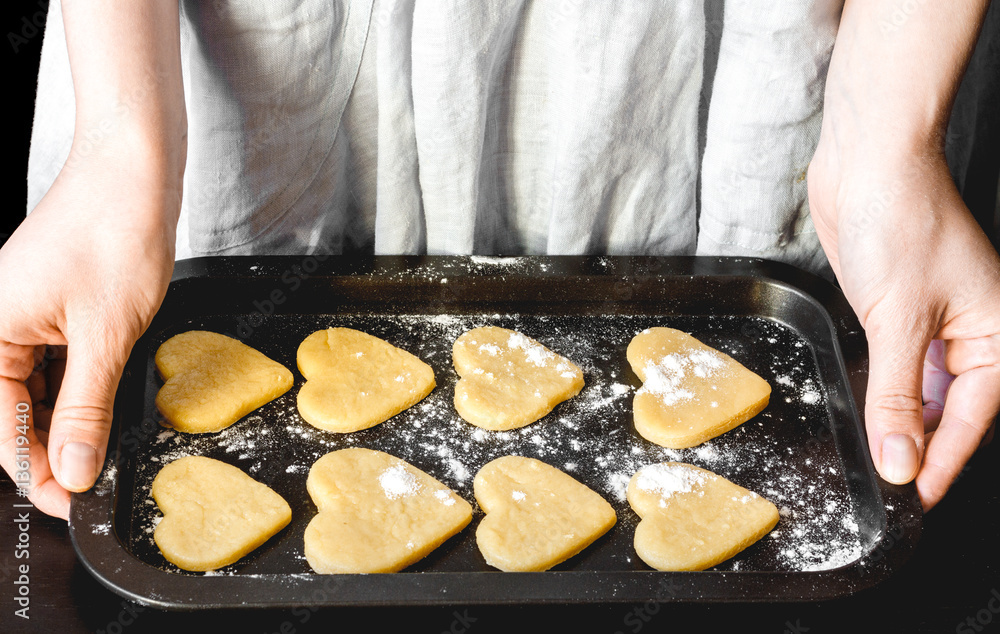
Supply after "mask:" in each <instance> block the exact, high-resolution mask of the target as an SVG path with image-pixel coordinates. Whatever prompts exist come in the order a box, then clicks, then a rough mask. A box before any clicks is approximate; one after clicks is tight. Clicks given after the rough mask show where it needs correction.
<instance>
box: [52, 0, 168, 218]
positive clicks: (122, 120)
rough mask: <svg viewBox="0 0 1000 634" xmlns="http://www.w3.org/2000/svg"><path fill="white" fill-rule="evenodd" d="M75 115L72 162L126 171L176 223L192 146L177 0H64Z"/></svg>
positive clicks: (156, 210)
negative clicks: (161, 201)
mask: <svg viewBox="0 0 1000 634" xmlns="http://www.w3.org/2000/svg"><path fill="white" fill-rule="evenodd" d="M63 17H64V22H65V27H66V40H67V47H68V50H69V58H70V68H71V71H72V75H73V88H74V92H75V95H76V121H75V131H74V138H73V146H72V150H71V152H70V156H69V159H68V161H67V167H72V166H73V165H74V164H78V163H84V162H86V163H89V164H93V163H94V162H97V163H99V164H101V166H102V168H106V169H109V170H127V171H128V174H129V176H130V177H131V178H132V179H134V180H137V181H138V182H137V186H138V187H139V188H140V189H141V190H142V191H145V192H148V193H150V194H153V195H154V196H159V197H163V198H167V199H171V200H170V202H168V203H165V204H162V205H152V206H151V207H148V208H149V209H150V212H151V213H161V214H166V215H167V216H169V218H167V219H168V220H172V221H173V222H174V223H176V214H177V213H178V212H179V209H180V201H179V198H180V184H181V181H182V178H183V172H184V163H185V159H186V151H187V117H186V113H185V107H184V89H183V83H182V80H181V62H180V27H179V17H178V6H177V1H176V0H150V1H149V2H121V1H117V0H72V1H64V2H63Z"/></svg>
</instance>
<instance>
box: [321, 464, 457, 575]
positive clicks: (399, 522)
mask: <svg viewBox="0 0 1000 634" xmlns="http://www.w3.org/2000/svg"><path fill="white" fill-rule="evenodd" d="M306 488H307V489H308V491H309V496H310V497H311V498H312V500H313V502H314V503H315V504H316V506H317V508H318V509H319V513H318V514H317V515H316V517H314V518H313V519H312V521H310V522H309V525H308V526H307V527H306V532H305V554H306V560H307V561H308V562H309V565H310V566H312V568H313V570H315V571H316V572H320V573H348V572H396V571H397V570H402V569H403V568H406V567H407V566H409V565H411V564H413V563H415V562H417V561H419V560H420V559H422V558H424V557H425V556H427V555H428V554H429V553H430V552H431V551H433V550H434V549H435V548H437V547H438V546H440V545H441V544H443V543H444V542H445V540H447V539H448V538H449V537H451V536H452V535H454V534H456V533H458V532H459V531H460V530H462V529H463V528H465V527H466V526H467V525H468V523H469V522H470V521H471V520H472V506H471V505H470V504H469V503H468V502H466V501H465V500H463V499H462V498H461V497H459V496H458V495H457V494H456V493H455V492H454V491H452V490H451V489H449V488H448V487H446V486H445V485H443V484H441V483H440V482H438V481H437V480H435V479H434V478H432V477H431V476H429V475H428V474H426V473H424V472H423V471H421V470H420V469H417V468H416V467H414V466H413V465H410V464H408V463H406V462H404V461H403V460H400V459H399V458H396V457H395V456H391V455H389V454H387V453H383V452H381V451H374V450H371V449H362V448H351V449H341V450H339V451H334V452H331V453H328V454H326V455H325V456H323V457H322V458H320V459H319V460H317V461H316V463H315V464H313V466H312V469H310V470H309V478H308V479H307V481H306Z"/></svg>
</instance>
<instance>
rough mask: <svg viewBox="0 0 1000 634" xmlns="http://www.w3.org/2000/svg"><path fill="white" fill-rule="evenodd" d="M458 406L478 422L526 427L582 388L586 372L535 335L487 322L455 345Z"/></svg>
mask: <svg viewBox="0 0 1000 634" xmlns="http://www.w3.org/2000/svg"><path fill="white" fill-rule="evenodd" d="M452 359H453V361H454V363H455V370H456V371H457V372H458V375H459V377H461V378H460V379H459V381H458V383H457V384H455V409H456V410H458V414H459V415H460V416H461V417H462V418H464V419H465V420H467V421H469V422H470V423H472V424H473V425H476V426H477V427H482V428H483V429H491V430H507V429H515V428H517V427H524V426H525V425H527V424H529V423H533V422H535V421H536V420H538V419H539V418H541V417H542V416H545V415H546V414H548V413H549V412H551V411H552V408H553V407H555V406H556V405H558V404H559V403H561V402H563V401H565V400H566V399H568V398H572V397H573V396H576V395H577V394H578V393H579V392H580V390H581V388H583V372H582V371H581V370H580V368H578V367H577V366H576V365H575V364H574V363H573V362H572V361H570V360H569V359H567V358H565V357H562V356H560V355H558V354H556V353H554V352H552V351H551V350H549V349H548V348H546V347H545V346H543V345H542V344H540V343H538V342H537V341H535V340H534V339H531V338H529V337H526V336H524V335H523V334H521V333H519V332H515V331H513V330H507V329H506V328H498V327H496V326H486V327H483V328H474V329H473V330H469V331H468V332H466V333H464V334H462V336H460V337H459V338H458V339H457V340H455V345H454V346H453V348H452Z"/></svg>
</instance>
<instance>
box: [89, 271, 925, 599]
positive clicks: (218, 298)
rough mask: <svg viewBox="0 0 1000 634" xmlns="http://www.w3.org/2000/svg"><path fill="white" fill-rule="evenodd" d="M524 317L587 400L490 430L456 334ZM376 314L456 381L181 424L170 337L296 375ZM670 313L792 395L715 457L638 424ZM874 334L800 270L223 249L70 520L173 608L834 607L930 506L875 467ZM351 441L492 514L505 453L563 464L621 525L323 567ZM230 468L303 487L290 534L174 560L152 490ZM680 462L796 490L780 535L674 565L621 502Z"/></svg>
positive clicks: (172, 318) (173, 317)
mask: <svg viewBox="0 0 1000 634" xmlns="http://www.w3.org/2000/svg"><path fill="white" fill-rule="evenodd" d="M487 324H492V325H499V326H504V327H508V328H515V329H518V330H520V331H522V332H524V333H525V334H527V335H529V336H532V337H534V338H536V339H538V340H539V341H541V342H542V343H544V344H545V345H546V346H548V347H550V348H551V349H553V350H555V351H556V352H559V353H561V354H564V355H565V356H567V357H569V358H570V359H572V360H574V361H575V362H576V363H577V364H579V365H580V366H581V367H582V368H583V370H584V378H585V380H586V382H587V385H586V387H585V388H584V390H583V391H582V392H581V393H580V395H578V396H577V397H575V398H574V399H571V400H569V401H567V402H565V403H563V404H561V405H559V406H558V407H557V408H556V409H555V410H554V411H553V412H552V413H551V414H549V415H548V416H547V417H546V418H544V419H542V420H541V421H539V422H537V423H534V424H532V425H530V426H528V427H525V428H523V429H521V430H515V431H511V432H503V433H497V432H485V431H479V430H477V428H474V427H472V426H471V425H468V424H467V423H465V422H464V421H462V420H461V419H460V418H459V417H458V415H457V414H456V413H455V412H454V409H453V407H451V400H452V397H453V394H454V383H455V381H456V378H457V377H456V376H455V372H454V369H453V367H452V365H451V344H452V342H453V341H454V338H455V337H457V336H458V335H459V334H460V333H461V332H463V331H464V330H465V329H467V328H470V327H474V326H479V325H487ZM331 325H342V326H349V327H354V328H357V329H360V330H364V331H367V332H369V333H371V334H374V335H376V336H379V337H383V338H385V339H387V340H388V341H390V342H391V343H393V344H395V345H398V346H400V347H403V348H404V349H407V350H409V351H411V352H413V353H414V354H416V355H417V356H419V357H421V358H422V359H424V360H425V361H426V362H428V363H429V364H430V365H431V366H432V367H433V368H434V371H435V374H436V377H437V384H438V387H437V388H436V389H435V391H434V392H433V393H432V394H431V395H430V396H429V397H427V399H425V400H424V401H423V402H421V403H420V404H418V405H417V406H415V407H413V408H411V409H410V410H407V411H406V412H404V413H402V414H400V415H398V416H396V417H394V418H393V419H391V420H390V421H388V422H386V423H383V424H381V425H378V426H376V427H374V428H372V429H369V430H365V431H362V432H356V433H354V434H347V435H340V434H334V433H330V432H323V431H320V430H317V429H314V428H312V427H310V426H309V425H308V424H306V423H305V422H304V421H302V420H301V418H300V417H299V416H298V414H297V412H296V408H295V397H296V393H297V392H298V388H299V387H300V386H301V384H302V377H301V376H300V375H299V374H298V373H297V372H296V373H295V375H296V384H295V387H293V388H292V389H291V390H290V391H289V392H288V393H286V394H285V395H283V396H282V397H280V398H278V399H277V400H275V401H273V402H271V403H269V404H268V405H265V406H264V407H262V408H261V409H259V410H257V411H256V412H254V413H252V414H250V415H248V416H246V417H245V418H244V419H242V420H240V421H239V422H237V423H236V424H235V425H233V426H232V427H230V428H228V429H227V430H224V431H222V432H219V433H218V434H208V435H198V436H192V435H183V434H177V433H174V432H172V431H170V430H166V429H164V428H162V427H160V426H159V424H158V423H159V416H158V414H157V411H156V408H155V405H154V403H153V399H154V397H155V394H156V391H157V390H158V389H159V387H160V385H161V384H162V382H161V381H160V379H159V378H158V377H157V374H156V370H155V366H154V364H153V354H154V352H155V350H156V348H157V347H158V346H159V345H160V344H161V343H162V342H163V341H165V340H166V339H167V338H169V337H170V336H172V335H174V334H177V333H179V332H183V331H185V330H189V329H196V328H197V329H207V330H213V331H217V332H222V333H226V334H230V335H232V336H235V337H238V338H240V339H242V340H243V341H244V342H246V343H247V344H248V345H251V346H253V347H255V348H257V349H259V350H261V351H262V352H264V353H265V354H267V355H269V356H270V357H272V358H274V359H276V360H278V361H279V362H281V363H284V364H285V365H286V366H287V367H289V368H290V369H293V370H295V367H296V366H295V352H296V349H297V347H298V344H299V343H300V342H301V340H302V339H303V338H304V337H305V336H306V335H308V334H309V333H311V332H313V331H314V330H317V329H320V328H325V327H328V326H331ZM650 326H670V327H674V328H680V329H682V330H685V331H687V332H690V333H692V334H693V335H695V336H696V337H698V338H699V339H701V340H702V341H704V342H706V343H708V344H709V345H712V346H714V347H716V348H719V349H721V350H724V351H726V352H727V353H729V354H730V355H732V356H734V357H735V358H737V359H738V360H739V361H741V362H742V363H743V364H744V365H746V366H747V367H749V368H750V369H752V370H754V371H755V372H757V373H758V374H760V375H761V376H763V377H764V378H765V379H766V380H768V382H769V383H770V384H771V386H772V390H773V391H772V395H771V402H770V404H769V405H768V407H767V408H766V409H765V410H764V412H762V413H761V414H759V415H758V416H757V417H755V418H754V419H752V420H751V421H748V422H747V423H745V424H744V425H742V426H740V427H739V428H737V429H736V430H733V431H731V432H729V433H727V434H724V435H723V436H721V437H719V438H716V439H713V440H712V441H710V442H709V443H707V444H706V445H702V446H701V447H698V448H693V449H688V450H681V451H671V450H666V449H663V448H661V447H657V446H655V445H652V444H651V443H649V442H647V441H645V440H644V439H643V438H641V437H640V436H638V435H637V434H636V432H635V430H634V428H633V426H632V423H631V400H632V398H631V397H632V395H633V394H634V390H635V389H636V388H637V387H638V386H639V385H640V383H639V381H638V379H637V378H636V377H635V375H634V374H633V373H632V372H631V370H630V368H629V366H628V363H627V361H626V359H625V348H626V346H627V344H628V342H629V340H630V339H631V337H632V336H633V335H634V334H636V333H637V332H639V331H640V330H642V329H644V328H647V327H650ZM866 381H867V356H866V346H865V339H864V335H863V333H862V331H861V328H860V326H859V324H858V323H857V321H856V319H855V318H854V316H853V313H852V312H851V309H850V307H849V305H848V304H847V302H846V301H845V299H844V298H843V296H842V295H841V294H840V292H839V291H838V290H837V289H836V288H834V287H833V286H832V285H831V284H829V283H828V282H826V281H825V280H822V279H821V278H818V277H815V276H812V275H810V274H807V273H804V272H802V271H799V270H797V269H795V268H793V267H790V266H787V265H783V264H779V263H775V262H769V261H763V260H756V259H740V258H697V257H661V258H654V257H520V258H485V257H433V256H427V257H360V258H359V257H327V258H324V257H257V258H245V257H224V258H203V259H196V260H188V261H182V262H179V263H178V264H177V266H176V269H175V273H174V279H173V281H172V282H171V285H170V289H169V291H168V293H167V296H166V299H165V300H164V302H163V305H162V307H161V309H160V310H159V312H158V313H157V315H156V317H155V319H154V320H153V323H152V325H151V326H150V328H149V329H148V330H147V332H146V334H145V335H144V336H143V337H142V338H141V339H140V341H139V342H138V343H137V344H136V346H135V348H134V349H133V351H132V354H131V357H130V359H129V361H128V364H127V367H126V369H125V372H124V375H123V377H122V380H121V383H120V385H119V390H118V397H117V401H116V406H115V419H114V428H113V430H112V441H111V444H110V447H109V457H108V461H107V463H106V465H105V468H104V471H103V473H102V476H101V478H100V479H99V481H98V484H97V485H96V486H95V487H94V489H92V490H91V491H89V492H87V493H82V494H75V495H74V496H73V502H72V509H71V521H70V529H71V535H72V538H73V543H74V545H75V547H76V550H77V553H78V555H79V557H80V559H81V560H82V561H83V563H84V564H85V565H86V567H87V568H88V569H89V570H90V572H91V573H92V574H93V575H94V576H95V577H96V578H97V579H99V580H100V581H101V582H102V583H104V584H105V585H107V586H108V587H109V588H111V589H112V590H114V591H116V592H118V593H119V594H121V595H123V596H125V597H127V598H129V599H132V600H135V601H138V602H141V603H144V604H148V605H154V606H157V607H164V608H184V609H196V608H218V607H242V606H260V607H264V606H270V607H278V606H299V605H305V606H327V605H417V604H423V605H431V604H453V603H457V604H475V603H495V604H515V603H573V602H615V601H628V602H637V601H649V600H653V601H788V600H817V599H823V598H830V597H838V596H843V595H847V594H850V593H853V592H856V591H858V590H860V589H862V588H866V587H869V586H872V585H874V584H876V583H878V582H879V581H880V580H882V579H884V578H885V577H887V576H888V575H889V574H891V573H892V572H893V571H894V570H896V569H898V568H899V566H900V565H901V564H902V562H903V561H904V560H905V559H906V558H907V557H908V555H909V554H910V553H911V552H912V550H913V548H914V547H915V544H916V541H917V538H918V535H919V532H920V523H921V511H920V503H919V499H918V497H917V495H916V490H915V488H914V487H913V486H912V485H908V486H903V487H898V486H893V485H889V484H887V483H885V482H883V481H882V480H881V479H880V478H878V476H877V475H876V473H875V471H874V469H873V467H872V464H871V459H870V456H869V452H868V448H867V443H866V441H865V435H864V427H863V421H862V417H861V414H860V413H861V412H863V410H864V408H863V398H864V392H865V389H864V388H865V385H866ZM347 446H362V447H370V448H375V449H381V450H384V451H388V452H389V453H392V454H394V455H397V456H399V457H401V458H403V459H405V460H407V461H409V462H411V463H412V464H414V465H416V466H417V467H418V468H421V469H423V470H425V471H427V472H428V473H430V474H431V475H433V476H435V477H436V478H438V479H439V480H441V481H442V482H444V483H445V484H448V485H449V486H451V487H453V488H454V489H455V490H456V491H457V492H458V493H459V494H460V495H462V496H463V497H465V499H467V500H469V501H470V502H471V503H473V504H475V499H474V497H473V495H472V486H471V484H472V476H474V475H475V473H476V471H477V470H478V469H479V468H480V467H481V466H482V465H483V464H485V463H486V462H488V461H489V460H492V459H493V458H495V457H498V456H501V455H506V454H517V455H528V456H534V457H537V458H539V459H541V460H543V461H546V462H549V463H550V464H553V465H555V466H558V467H559V468H562V469H564V470H566V471H567V472H569V473H571V474H572V475H573V476H574V477H576V478H577V479H579V480H580V481H582V482H583V483H585V484H587V485H588V486H590V487H591V488H593V489H594V490H596V491H598V492H599V493H601V494H602V495H603V496H604V497H605V498H606V499H608V501H609V502H611V503H612V505H613V506H614V508H615V510H616V512H617V514H618V523H617V525H616V526H615V527H614V528H613V529H612V530H611V531H610V532H609V533H608V534H606V535H605V536H603V537H602V538H601V539H599V540H598V541H597V542H595V543H594V544H593V545H591V546H590V547H589V548H588V549H586V550H585V551H584V552H583V553H581V554H579V555H577V556H576V557H573V558H572V559H570V560H568V561H566V562H564V563H563V564H561V565H559V566H557V567H555V568H554V569H552V570H550V571H547V572H542V573H503V572H499V571H496V570H494V569H492V568H490V567H489V566H488V565H487V564H486V563H485V561H484V560H483V558H482V556H481V555H480V554H479V552H478V550H477V548H476V545H475V528H476V525H477V524H478V522H479V520H480V519H481V517H482V513H481V511H480V510H479V509H478V508H476V514H475V516H474V519H473V522H472V524H471V525H470V526H469V527H467V528H466V529H465V530H464V531H462V532H461V533H459V534H458V535H456V536H455V537H453V538H452V539H451V540H449V541H448V542H446V543H445V544H444V545H443V546H442V547H440V548H439V549H438V550H436V551H435V552H434V553H432V554H431V555H430V556H429V557H427V558H426V559H425V560H423V561H421V562H419V563H418V564H416V565H414V566H412V567H410V568H409V569H407V570H406V571H403V572H400V573H397V574H391V575H320V574H315V573H313V572H312V571H311V570H310V568H309V566H308V564H307V562H306V561H305V559H304V556H303V554H302V535H303V531H304V530H305V526H306V524H307V523H308V522H309V520H310V519H311V518H312V517H313V515H314V514H315V512H316V510H315V506H314V505H313V504H312V502H311V501H310V500H309V497H308V495H307V493H306V489H305V480H306V476H307V474H308V468H309V466H310V465H311V464H312V462H313V461H315V460H316V459H317V458H319V457H320V456H322V455H323V454H325V453H327V452H329V451H333V450H335V449H338V448H342V447H347ZM187 454H198V455H207V456H210V457H214V458H218V459H220V460H223V461H225V462H228V463H230V464H233V465H235V466H237V467H240V468H241V469H243V470H244V471H246V472H247V473H248V474H249V475H251V476H252V477H254V478H255V479H257V480H259V481H261V482H264V483H266V484H267V485H269V486H271V487H272V488H273V489H275V490H276V491H277V492H278V493H279V494H281V495H282V496H283V497H284V498H285V499H286V500H288V502H289V504H290V505H291V507H292V510H293V518H292V523H291V524H290V525H289V526H288V527H286V528H285V529H284V530H283V531H281V532H280V533H278V534H277V535H276V536H274V537H273V538H272V539H271V540H270V541H268V542H267V543H266V544H264V545H263V546H262V547H260V548H259V549H257V550H256V551H254V552H253V553H251V554H250V555H248V556H247V557H245V558H244V559H242V560H241V561H239V562H237V563H235V564H233V565H231V566H228V567H226V568H224V569H221V570H219V571H215V572H214V573H210V574H200V573H189V572H185V571H182V570H180V569H178V568H176V567H174V566H173V565H172V564H169V563H168V562H166V561H165V560H164V559H163V557H162V555H161V554H160V553H159V551H158V550H157V548H156V546H155V544H154V543H153V541H152V531H153V527H154V525H155V523H156V521H157V518H158V516H159V512H158V510H157V509H156V506H155V504H153V502H152V500H151V499H150V494H149V490H150V484H151V482H152V479H153V477H154V476H155V475H156V473H157V471H158V470H159V468H160V467H162V466H163V465H164V464H166V463H168V462H169V461H170V460H172V459H175V458H177V457H180V456H182V455H187ZM663 460H682V461H686V462H691V463H693V464H696V465H699V466H702V467H705V468H708V469H710V470H712V471H715V472H716V473H719V474H720V475H722V476H724V477H726V478H729V479H730V480H732V481H734V482H736V483H737V484H740V485H742V486H744V487H747V488H749V489H751V490H753V491H756V492H758V493H760V494H761V495H763V496H764V497H767V498H768V499H770V500H771V501H773V502H775V503H776V504H777V505H778V506H779V508H780V509H781V512H782V517H781V520H780V521H779V523H778V526H777V527H776V528H775V530H774V531H773V532H772V533H771V535H769V536H768V537H765V538H764V539H763V540H761V541H760V542H758V543H757V544H755V545H753V546H751V547H750V548H748V549H747V550H745V551H744V552H742V553H740V554H739V555H737V556H736V557H734V558H733V559H731V560H729V561H727V562H725V563H723V564H721V565H719V566H717V567H716V568H713V569H711V570H708V571H701V572H658V571H654V570H651V569H650V568H648V567H647V566H646V565H645V564H644V563H643V562H642V561H641V560H639V558H638V557H636V555H635V552H634V550H633V547H632V537H633V533H634V530H635V526H636V524H637V522H638V517H637V516H636V515H635V513H633V512H632V510H631V509H630V508H629V506H628V504H627V502H625V500H624V497H623V495H622V492H623V486H624V484H625V483H626V482H627V480H628V477H629V476H631V474H632V473H633V472H634V471H635V470H636V469H637V468H638V467H641V466H643V465H645V464H650V463H654V462H660V461H663Z"/></svg>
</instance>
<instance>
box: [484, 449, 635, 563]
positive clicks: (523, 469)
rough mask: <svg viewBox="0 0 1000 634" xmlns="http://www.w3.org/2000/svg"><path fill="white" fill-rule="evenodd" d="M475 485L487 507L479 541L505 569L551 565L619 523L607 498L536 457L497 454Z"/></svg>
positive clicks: (491, 560)
mask: <svg viewBox="0 0 1000 634" xmlns="http://www.w3.org/2000/svg"><path fill="white" fill-rule="evenodd" d="M473 487H474V490H475V494H476V501H477V502H479V506H480V507H482V509H483V511H485V512H486V517H484V518H483V520H482V522H480V523H479V528H478V529H477V530H476V542H477V543H478V544H479V551H480V552H481V553H482V554H483V557H484V558H485V559H486V563H488V564H489V565H491V566H493V567H495V568H499V569H500V570H504V571H508V572H512V571H540V570H548V569H549V568H551V567H552V566H555V565H556V564H558V563H560V562H563V561H566V560H567V559H569V558H570V557H572V556H573V555H575V554H577V553H579V552H580V551H582V550H583V549H584V548H586V547H587V546H589V545H590V544H592V543H593V542H594V540H596V539H597V538H598V537H600V536H601V535H603V534H604V533H606V532H607V531H608V530H609V529H610V528H611V527H612V526H614V525H615V521H616V516H615V511H614V509H613V508H611V505H610V504H608V503H607V502H606V501H605V500H604V498H602V497H601V496H600V495H598V494H597V493H595V492H594V491H593V490H591V489H590V488H588V487H587V486H586V485H584V484H581V483H580V482H578V481H577V480H575V479H573V478H572V477H571V476H569V475H567V474H565V473H563V472H562V471H560V470H559V469H556V468H555V467H553V466H550V465H547V464H545V463H544V462H541V461H540V460H535V459H534V458H524V457H520V456H504V457H503V458H497V459H496V460H493V461H492V462H490V463H488V464H487V465H485V466H484V467H483V468H482V469H480V470H479V473H477V474H476V479H475V481H474V483H473Z"/></svg>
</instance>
